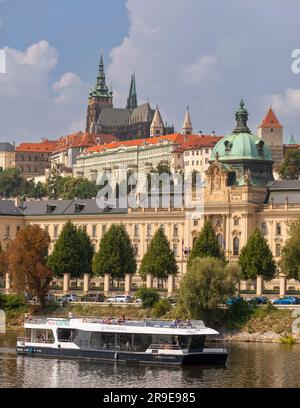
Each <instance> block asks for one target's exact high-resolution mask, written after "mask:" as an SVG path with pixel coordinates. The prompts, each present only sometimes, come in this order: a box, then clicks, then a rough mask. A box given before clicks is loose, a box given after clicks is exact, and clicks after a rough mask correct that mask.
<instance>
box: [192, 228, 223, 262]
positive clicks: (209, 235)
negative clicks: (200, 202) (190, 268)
mask: <svg viewBox="0 0 300 408" xmlns="http://www.w3.org/2000/svg"><path fill="white" fill-rule="evenodd" d="M197 257H200V258H206V257H213V258H219V259H222V260H223V261H225V255H224V251H223V250H222V249H221V248H220V245H219V242H218V239H217V237H216V234H215V230H214V227H213V225H212V223H211V221H205V223H204V225H203V227H202V229H201V231H200V233H199V235H198V237H197V238H196V241H195V243H194V247H193V249H192V251H191V253H190V256H189V260H188V264H190V263H191V262H192V260H193V259H194V258H197Z"/></svg>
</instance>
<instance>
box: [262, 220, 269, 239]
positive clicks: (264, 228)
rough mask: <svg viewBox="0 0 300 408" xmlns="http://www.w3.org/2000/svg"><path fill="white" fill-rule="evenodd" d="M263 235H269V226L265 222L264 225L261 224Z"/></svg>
mask: <svg viewBox="0 0 300 408" xmlns="http://www.w3.org/2000/svg"><path fill="white" fill-rule="evenodd" d="M261 233H262V235H264V236H265V235H268V230H267V224H266V223H265V222H263V223H262V224H261Z"/></svg>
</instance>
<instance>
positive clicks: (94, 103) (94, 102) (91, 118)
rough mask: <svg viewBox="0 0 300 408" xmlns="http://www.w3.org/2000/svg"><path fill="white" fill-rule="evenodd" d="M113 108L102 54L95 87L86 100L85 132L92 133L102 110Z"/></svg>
mask: <svg viewBox="0 0 300 408" xmlns="http://www.w3.org/2000/svg"><path fill="white" fill-rule="evenodd" d="M112 107H113V92H112V90H111V89H110V90H109V89H108V87H107V85H106V83H105V72H104V64H103V57H102V54H101V56H100V63H99V70H98V75H97V82H96V85H95V86H94V87H93V88H92V89H91V92H90V94H89V100H88V110H87V118H86V132H90V133H94V126H95V124H96V122H97V120H98V118H99V115H100V112H101V109H102V108H112Z"/></svg>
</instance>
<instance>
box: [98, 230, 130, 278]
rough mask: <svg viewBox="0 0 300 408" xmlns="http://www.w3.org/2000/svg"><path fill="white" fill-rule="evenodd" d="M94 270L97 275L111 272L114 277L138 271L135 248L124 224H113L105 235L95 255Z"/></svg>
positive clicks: (121, 276)
mask: <svg viewBox="0 0 300 408" xmlns="http://www.w3.org/2000/svg"><path fill="white" fill-rule="evenodd" d="M93 271H94V273H95V274H96V275H97V276H103V275H104V274H106V273H109V274H110V275H111V278H112V279H121V278H124V277H125V274H127V273H130V274H134V273H135V272H136V260H135V256H134V250H133V247H132V244H131V241H130V238H129V235H128V233H127V232H126V229H125V227H124V225H114V224H113V225H112V226H111V227H110V228H109V229H108V231H107V232H106V233H105V234H104V235H103V237H102V239H101V241H100V247H99V251H98V252H97V253H96V255H95V256H94V261H93Z"/></svg>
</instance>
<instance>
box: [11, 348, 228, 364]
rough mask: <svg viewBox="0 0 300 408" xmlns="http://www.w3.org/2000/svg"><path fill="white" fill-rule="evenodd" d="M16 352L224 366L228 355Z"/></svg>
mask: <svg viewBox="0 0 300 408" xmlns="http://www.w3.org/2000/svg"><path fill="white" fill-rule="evenodd" d="M16 352H17V353H18V354H23V355H27V356H32V357H33V356H43V357H55V358H57V357H59V358H83V359H92V360H108V361H117V362H129V363H130V362H133V363H150V364H153V363H154V364H172V365H201V364H203V365H219V364H221V365H224V364H225V362H226V360H227V356H228V353H227V351H226V350H222V351H212V350H211V349H210V350H209V351H205V349H204V351H202V352H195V353H189V354H155V353H153V354H152V353H137V352H126V351H106V350H102V351H93V350H77V349H56V348H51V347H39V346H36V347H32V346H17V347H16Z"/></svg>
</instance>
